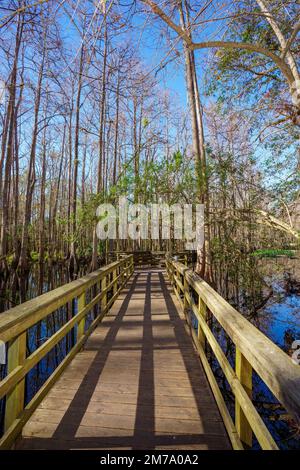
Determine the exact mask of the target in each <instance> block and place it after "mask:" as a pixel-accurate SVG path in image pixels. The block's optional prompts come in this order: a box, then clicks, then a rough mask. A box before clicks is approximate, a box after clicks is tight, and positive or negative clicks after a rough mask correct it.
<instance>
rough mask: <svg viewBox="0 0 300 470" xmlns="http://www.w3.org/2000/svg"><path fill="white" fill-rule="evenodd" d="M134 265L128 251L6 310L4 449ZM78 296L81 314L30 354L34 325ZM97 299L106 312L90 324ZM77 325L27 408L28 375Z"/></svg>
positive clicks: (2, 325) (1, 389)
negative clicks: (72, 341)
mask: <svg viewBox="0 0 300 470" xmlns="http://www.w3.org/2000/svg"><path fill="white" fill-rule="evenodd" d="M133 269H134V265H133V256H132V255H129V256H126V257H124V258H122V259H121V260H120V261H116V262H114V263H111V264H109V265H108V266H104V267H103V268H101V269H99V270H97V271H95V272H93V273H90V274H88V275H86V276H84V277H82V278H81V279H78V280H76V281H73V282H70V283H69V284H66V285H64V286H62V287H59V288H57V289H54V290H52V291H50V292H48V293H46V294H43V295H41V296H39V297H36V298H35V299H32V300H29V301H28V302H25V303H23V304H21V305H19V306H17V307H14V308H12V309H10V310H8V311H7V312H4V313H2V314H1V315H0V340H2V341H4V342H5V343H8V367H7V375H6V377H4V379H3V380H1V382H0V399H1V398H2V397H4V396H6V405H5V421H4V428H5V429H4V431H5V432H4V435H3V436H2V438H1V439H0V448H2V449H5V448H10V447H11V446H12V445H13V442H14V440H15V439H16V437H17V436H18V435H19V434H20V432H21V431H22V428H23V427H24V425H25V423H26V422H27V421H28V419H29V418H30V416H31V415H32V413H33V412H34V410H35V409H36V408H37V406H38V405H39V403H40V402H41V400H42V399H43V398H44V397H45V395H46V394H47V392H48V391H49V389H50V388H51V387H52V385H53V384H54V383H55V381H56V380H57V379H58V377H59V376H60V374H61V373H62V372H63V370H64V369H65V367H66V366H67V365H68V364H69V362H70V361H71V360H72V359H73V357H74V356H75V354H77V352H78V351H80V349H81V348H82V347H83V345H84V343H85V342H86V340H87V338H88V337H89V335H90V334H91V333H92V331H93V330H94V329H95V327H96V326H97V325H98V324H99V322H100V321H101V320H102V319H103V317H104V316H105V315H106V313H107V312H108V311H109V309H110V307H111V306H112V304H113V303H114V301H115V300H116V298H117V297H118V295H119V292H120V291H121V289H122V288H123V287H124V285H125V284H126V283H127V281H128V279H129V278H130V276H131V274H132V273H133ZM91 288H93V289H92V291H93V296H94V297H93V298H92V299H91V300H90V301H89V303H87V304H86V297H87V296H86V293H87V291H88V290H89V289H91ZM109 292H111V293H112V295H111V297H110V299H108V296H107V294H108V293H109ZM75 298H76V299H77V301H78V308H77V313H76V314H75V315H74V316H72V318H71V319H69V320H68V321H66V323H65V324H64V325H63V326H61V327H60V329H59V330H57V331H55V332H54V333H53V334H52V336H51V337H50V338H48V339H47V340H46V341H45V342H44V343H43V344H42V345H41V346H39V347H38V348H37V349H36V350H35V351H33V352H32V353H31V354H30V355H29V356H28V357H27V356H26V342H27V330H28V328H30V327H32V326H33V325H35V324H37V323H38V322H40V321H41V320H43V319H45V318H46V317H47V316H48V315H49V314H51V313H53V312H55V311H56V310H57V309H58V308H60V307H62V306H64V305H66V304H67V303H68V302H70V301H71V300H73V299H75ZM97 304H98V305H101V309H100V313H99V314H98V315H97V316H96V318H94V319H93V321H92V323H91V324H90V325H89V327H88V328H87V329H86V322H85V320H86V316H87V314H88V313H89V312H90V311H91V310H92V308H93V307H94V306H95V305H97ZM76 326H77V335H76V336H77V337H76V342H75V344H74V345H73V347H72V349H71V350H70V351H69V352H68V353H67V355H66V356H65V358H64V359H63V361H62V362H61V363H60V364H59V366H58V367H57V368H56V369H55V370H54V372H53V373H52V374H51V376H50V377H49V378H48V380H47V381H46V382H45V383H44V385H43V386H42V387H41V388H40V390H39V391H38V392H37V393H36V395H35V396H34V397H33V398H32V400H31V401H30V403H28V404H27V405H26V407H25V408H24V398H25V397H24V390H25V377H26V375H27V374H28V372H29V371H30V370H31V369H32V368H33V367H34V366H35V365H36V364H37V363H38V362H39V361H40V360H41V359H43V357H45V355H46V354H47V353H49V352H50V351H51V350H52V349H53V348H54V347H55V346H56V345H57V344H58V342H59V341H61V340H62V339H63V338H64V337H65V336H66V335H67V334H68V333H69V332H70V331H71V330H72V329H73V328H75V327H76Z"/></svg>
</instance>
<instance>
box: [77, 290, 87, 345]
mask: <svg viewBox="0 0 300 470" xmlns="http://www.w3.org/2000/svg"><path fill="white" fill-rule="evenodd" d="M85 304H86V292H85V291H84V292H83V293H82V294H80V296H79V297H78V309H77V311H78V313H79V312H81V311H82V310H83V309H84V307H85ZM85 320H86V315H85V316H84V317H83V318H82V319H81V320H80V321H79V322H78V327H77V341H79V340H80V339H81V337H82V336H83V335H84V330H85Z"/></svg>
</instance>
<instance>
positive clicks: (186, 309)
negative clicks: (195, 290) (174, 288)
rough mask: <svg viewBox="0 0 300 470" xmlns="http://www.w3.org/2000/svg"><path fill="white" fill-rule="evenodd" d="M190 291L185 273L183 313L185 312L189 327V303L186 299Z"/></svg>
mask: <svg viewBox="0 0 300 470" xmlns="http://www.w3.org/2000/svg"><path fill="white" fill-rule="evenodd" d="M188 290H189V284H188V282H187V280H186V277H185V273H183V312H184V315H185V319H186V321H187V323H188V325H190V323H191V322H190V316H189V313H188V306H189V304H188V301H187V298H186V294H187V293H188Z"/></svg>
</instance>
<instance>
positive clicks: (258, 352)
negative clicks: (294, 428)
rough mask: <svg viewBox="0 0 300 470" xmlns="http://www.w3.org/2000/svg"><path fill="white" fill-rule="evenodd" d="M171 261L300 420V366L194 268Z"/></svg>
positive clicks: (272, 390)
mask: <svg viewBox="0 0 300 470" xmlns="http://www.w3.org/2000/svg"><path fill="white" fill-rule="evenodd" d="M168 261H169V262H170V263H171V264H172V265H173V267H174V268H175V269H176V271H178V272H179V273H180V274H181V275H183V276H185V278H186V280H187V282H188V284H189V285H190V286H191V287H192V288H193V289H194V290H195V291H196V292H197V294H198V295H199V296H200V297H201V299H202V300H203V301H204V303H205V304H206V305H207V307H208V308H209V310H210V311H211V312H212V314H213V315H214V317H215V318H216V319H217V321H218V322H219V323H220V325H221V326H222V327H223V328H224V330H225V331H226V333H227V334H228V335H229V336H230V338H231V340H232V341H233V342H234V344H235V345H236V347H238V349H239V350H240V351H241V352H242V354H243V355H244V356H245V357H246V359H247V360H248V361H249V363H250V364H251V365H252V367H253V369H254V370H255V371H256V372H257V374H258V375H259V376H260V377H261V379H262V380H263V381H264V382H265V384H266V385H267V386H268V387H269V389H270V390H271V392H272V393H273V394H274V396H275V397H276V398H277V399H278V400H279V401H280V402H281V403H282V404H283V405H284V406H285V408H286V409H287V411H288V412H289V413H291V414H292V415H293V416H294V418H295V419H297V420H298V422H300V366H299V365H297V364H294V363H293V362H292V359H291V358H290V357H289V356H288V355H287V354H286V353H285V352H284V351H282V350H281V349H280V348H279V347H278V346H276V344H274V343H273V342H272V341H271V340H270V339H269V338H268V337H267V336H265V335H264V334H263V333H262V332H261V331H259V330H258V329H257V328H256V327H255V326H254V325H253V324H252V323H250V322H249V321H248V320H247V319H246V318H245V317H244V316H243V315H242V314H241V313H240V312H238V311H237V310H236V309H235V308H234V307H232V306H231V305H230V304H229V303H228V302H227V301H226V300H225V299H224V298H223V297H222V296H221V295H219V294H218V293H217V292H216V291H215V290H214V289H213V288H212V287H211V286H210V285H209V284H207V282H205V281H204V280H203V279H201V278H200V277H199V276H198V275H197V274H196V273H195V272H193V270H192V269H189V268H187V267H186V266H185V265H184V264H182V263H180V262H178V261H174V260H173V259H171V258H168Z"/></svg>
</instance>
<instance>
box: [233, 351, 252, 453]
mask: <svg viewBox="0 0 300 470" xmlns="http://www.w3.org/2000/svg"><path fill="white" fill-rule="evenodd" d="M235 372H236V375H237V377H238V379H239V381H240V382H241V384H242V385H243V387H244V389H245V390H246V392H247V394H248V396H249V397H250V398H252V366H251V364H250V363H249V362H248V361H247V359H246V358H245V356H243V354H242V353H241V351H240V350H239V349H238V348H236V353H235ZM235 427H236V429H237V432H238V435H239V437H240V439H241V441H242V442H244V443H245V444H246V445H248V446H249V447H251V446H252V429H251V426H250V424H249V423H248V420H247V418H246V416H245V414H244V412H243V410H242V409H241V407H240V405H239V403H238V401H237V399H235Z"/></svg>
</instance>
